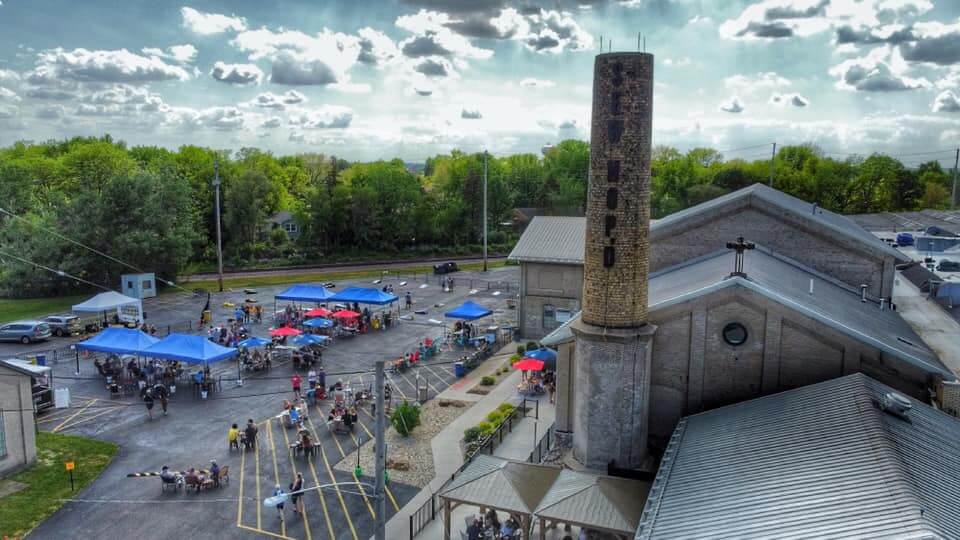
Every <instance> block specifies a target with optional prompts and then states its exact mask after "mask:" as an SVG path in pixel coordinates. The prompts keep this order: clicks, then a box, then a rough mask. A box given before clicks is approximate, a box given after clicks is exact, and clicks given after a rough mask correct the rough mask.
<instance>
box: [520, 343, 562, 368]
mask: <svg viewBox="0 0 960 540" xmlns="http://www.w3.org/2000/svg"><path fill="white" fill-rule="evenodd" d="M523 357H524V358H533V359H534V360H539V361H541V362H543V364H544V366H546V368H547V369H549V370H551V371H554V370H556V369H557V352H556V351H554V350H553V349H548V348H546V347H541V348H539V349H534V350H532V351H527V352H526V353H525V354H524V355H523Z"/></svg>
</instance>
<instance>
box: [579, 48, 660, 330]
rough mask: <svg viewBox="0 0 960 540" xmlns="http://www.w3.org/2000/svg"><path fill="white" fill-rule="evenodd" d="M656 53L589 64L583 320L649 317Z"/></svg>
mask: <svg viewBox="0 0 960 540" xmlns="http://www.w3.org/2000/svg"><path fill="white" fill-rule="evenodd" d="M652 120H653V55H652V54H647V53H630V52H627V53H610V54H601V55H599V56H597V58H596V61H595V63H594V70H593V124H592V125H591V130H590V133H591V135H590V185H589V187H588V189H587V231H586V232H587V235H586V248H585V254H584V255H585V256H584V269H583V271H584V286H583V316H582V317H583V321H584V322H585V323H587V324H591V325H594V326H599V327H604V328H637V327H640V326H643V325H644V324H646V322H647V279H648V275H649V271H650V259H649V251H650V249H649V248H650V138H651V131H652V129H651V124H652Z"/></svg>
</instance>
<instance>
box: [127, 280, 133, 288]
mask: <svg viewBox="0 0 960 540" xmlns="http://www.w3.org/2000/svg"><path fill="white" fill-rule="evenodd" d="M127 288H128V289H132V288H133V282H132V281H128V282H127Z"/></svg>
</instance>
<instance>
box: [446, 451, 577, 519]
mask: <svg viewBox="0 0 960 540" xmlns="http://www.w3.org/2000/svg"><path fill="white" fill-rule="evenodd" d="M559 474H560V468H559V467H553V466H549V465H534V464H532V463H525V462H521V461H510V460H506V459H501V458H497V457H493V456H488V455H479V456H477V457H476V458H475V459H474V461H473V463H471V464H470V465H468V466H467V468H466V469H464V470H463V472H461V473H460V474H459V475H457V476H456V477H455V478H454V479H453V480H452V481H451V482H450V484H449V485H448V486H447V487H446V488H444V489H443V490H442V491H441V492H440V493H439V495H440V497H442V498H444V499H448V500H451V501H458V502H462V503H466V504H470V505H474V506H480V507H484V508H496V509H498V510H503V511H505V512H511V513H516V514H528V515H529V514H532V513H533V511H534V510H535V509H536V508H537V505H538V504H539V503H540V501H541V500H542V499H543V496H544V495H545V494H546V493H547V491H548V490H549V489H550V486H552V485H553V482H554V480H556V479H557V476H558V475H559Z"/></svg>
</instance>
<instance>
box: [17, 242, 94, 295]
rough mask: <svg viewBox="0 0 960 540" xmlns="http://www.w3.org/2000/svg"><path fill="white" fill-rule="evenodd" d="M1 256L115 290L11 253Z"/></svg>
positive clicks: (88, 283) (61, 275) (81, 281)
mask: <svg viewBox="0 0 960 540" xmlns="http://www.w3.org/2000/svg"><path fill="white" fill-rule="evenodd" d="M0 255H2V256H4V257H10V258H11V259H16V260H18V261H20V262H22V263H26V264H29V265H33V266H36V267H37V268H42V269H44V270H46V271H48V272H52V273H54V274H57V275H58V276H60V277H66V278H70V279H73V280H76V281H79V282H80V283H86V284H87V285H93V286H94V287H99V288H101V289H103V290H105V291H112V290H113V289H110V288H108V287H104V286H103V285H100V284H99V283H94V282H92V281H87V280H85V279H83V278H80V277H77V276H74V275H72V274H68V273H67V272H64V271H63V270H55V269H53V268H50V267H49V266H44V265H42V264H39V263H35V262H33V261H28V260H27V259H23V258H20V257H17V256H16V255H12V254H10V253H7V252H6V251H2V250H0Z"/></svg>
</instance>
